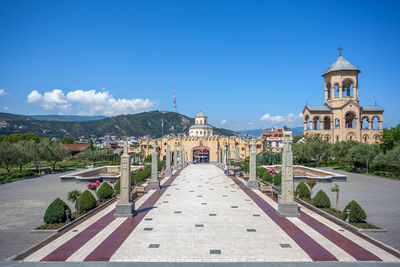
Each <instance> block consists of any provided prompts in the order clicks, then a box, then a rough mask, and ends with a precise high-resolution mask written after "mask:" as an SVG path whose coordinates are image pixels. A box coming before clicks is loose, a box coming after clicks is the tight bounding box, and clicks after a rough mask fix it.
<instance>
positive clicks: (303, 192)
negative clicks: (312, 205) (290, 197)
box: [296, 182, 311, 199]
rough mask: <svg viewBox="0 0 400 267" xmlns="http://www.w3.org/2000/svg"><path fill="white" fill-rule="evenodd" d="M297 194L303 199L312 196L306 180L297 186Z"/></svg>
mask: <svg viewBox="0 0 400 267" xmlns="http://www.w3.org/2000/svg"><path fill="white" fill-rule="evenodd" d="M296 196H298V197H299V198H303V199H310V198H311V191H310V189H308V186H307V185H306V184H305V183H304V182H300V183H299V184H298V185H297V188H296Z"/></svg>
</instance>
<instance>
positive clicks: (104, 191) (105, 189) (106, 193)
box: [97, 182, 114, 201]
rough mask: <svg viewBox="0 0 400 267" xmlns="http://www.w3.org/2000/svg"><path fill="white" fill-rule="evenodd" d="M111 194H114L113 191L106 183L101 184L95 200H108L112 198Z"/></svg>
mask: <svg viewBox="0 0 400 267" xmlns="http://www.w3.org/2000/svg"><path fill="white" fill-rule="evenodd" d="M113 194H114V189H113V188H112V186H111V185H110V184H109V183H107V182H104V183H102V184H101V185H100V187H99V189H97V198H98V199H99V201H105V200H108V199H110V198H112V196H113Z"/></svg>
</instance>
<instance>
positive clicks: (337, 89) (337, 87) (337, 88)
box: [335, 84, 340, 98]
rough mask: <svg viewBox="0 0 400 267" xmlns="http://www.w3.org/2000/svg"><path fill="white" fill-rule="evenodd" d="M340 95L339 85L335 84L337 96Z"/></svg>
mask: <svg viewBox="0 0 400 267" xmlns="http://www.w3.org/2000/svg"><path fill="white" fill-rule="evenodd" d="M339 96H340V93H339V85H337V84H335V98H338V97H339Z"/></svg>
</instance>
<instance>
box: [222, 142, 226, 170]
mask: <svg viewBox="0 0 400 267" xmlns="http://www.w3.org/2000/svg"><path fill="white" fill-rule="evenodd" d="M225 153H226V147H225V142H224V143H223V144H222V167H223V168H224V170H225V167H226V162H225Z"/></svg>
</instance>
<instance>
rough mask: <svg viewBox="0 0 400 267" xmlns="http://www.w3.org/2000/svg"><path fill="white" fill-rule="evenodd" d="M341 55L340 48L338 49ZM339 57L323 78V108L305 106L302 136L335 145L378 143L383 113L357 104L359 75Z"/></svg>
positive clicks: (357, 70)
mask: <svg viewBox="0 0 400 267" xmlns="http://www.w3.org/2000/svg"><path fill="white" fill-rule="evenodd" d="M339 50H340V52H341V48H339ZM359 73H360V70H359V69H357V68H356V67H354V66H353V65H352V64H351V63H350V62H349V61H347V60H346V59H345V58H344V57H343V56H342V55H341V53H340V56H339V58H338V59H337V60H336V61H335V62H334V63H333V64H332V65H331V66H330V67H329V69H328V70H327V71H326V72H325V73H324V74H323V75H322V77H323V78H324V80H325V83H324V92H325V104H324V105H319V106H316V105H306V106H305V107H304V109H303V118H304V135H305V136H307V135H316V134H318V135H320V137H321V138H323V139H325V140H327V141H329V142H331V143H336V142H340V141H348V140H354V141H358V142H364V143H368V144H374V143H376V142H378V136H379V135H381V134H382V122H383V111H384V110H383V109H382V108H381V107H380V106H378V105H376V104H375V105H366V106H362V105H361V104H360V103H359V100H358V98H359V83H358V74H359Z"/></svg>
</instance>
